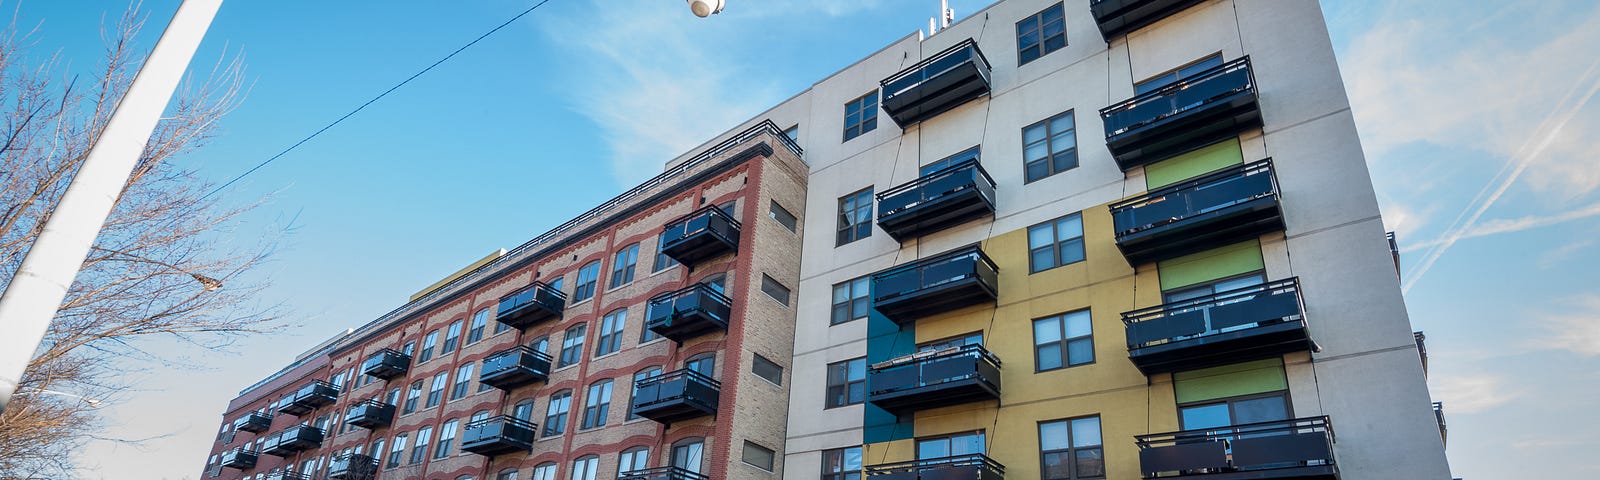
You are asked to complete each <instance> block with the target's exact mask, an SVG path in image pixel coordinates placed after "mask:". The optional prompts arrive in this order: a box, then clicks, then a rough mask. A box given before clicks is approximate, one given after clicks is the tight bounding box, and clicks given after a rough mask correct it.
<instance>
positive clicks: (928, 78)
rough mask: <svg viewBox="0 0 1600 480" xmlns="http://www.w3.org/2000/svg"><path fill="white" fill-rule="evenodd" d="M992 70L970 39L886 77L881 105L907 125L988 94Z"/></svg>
mask: <svg viewBox="0 0 1600 480" xmlns="http://www.w3.org/2000/svg"><path fill="white" fill-rule="evenodd" d="M989 70H990V68H989V59H987V58H984V56H983V51H982V50H979V49H978V42H975V41H973V40H972V39H970V38H969V39H966V40H963V41H962V42H961V43H957V44H955V45H954V46H952V47H950V48H946V49H944V50H943V51H941V52H939V53H936V54H934V55H933V56H931V57H928V58H927V59H925V60H923V61H921V62H917V64H916V65H912V66H911V67H910V68H907V69H905V70H901V71H900V72H899V73H896V74H894V75H892V76H890V77H889V78H885V79H883V81H882V82H880V84H881V85H882V86H883V89H882V90H881V92H882V93H881V94H880V97H879V104H880V105H883V111H884V112H885V113H888V114H889V118H892V119H894V123H896V124H898V125H900V126H901V127H902V128H904V127H907V126H910V125H911V124H914V123H917V122H921V121H923V120H927V119H929V118H933V117H934V116H936V115H938V114H941V113H944V112H947V111H950V110H951V109H953V108H956V107H958V106H961V104H963V103H967V102H969V101H972V100H976V99H978V98H981V97H983V96H984V95H988V94H989Z"/></svg>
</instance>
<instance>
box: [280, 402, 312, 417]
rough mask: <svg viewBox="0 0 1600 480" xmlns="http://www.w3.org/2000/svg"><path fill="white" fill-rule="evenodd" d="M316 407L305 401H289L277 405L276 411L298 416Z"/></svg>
mask: <svg viewBox="0 0 1600 480" xmlns="http://www.w3.org/2000/svg"><path fill="white" fill-rule="evenodd" d="M316 409H317V407H315V406H312V405H310V404H307V403H302V402H290V403H285V404H283V405H282V406H279V407H278V413H283V414H288V415H294V416H296V417H298V416H301V415H305V414H307V413H311V411H312V410H316Z"/></svg>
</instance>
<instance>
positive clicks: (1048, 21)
mask: <svg viewBox="0 0 1600 480" xmlns="http://www.w3.org/2000/svg"><path fill="white" fill-rule="evenodd" d="M1065 46H1067V22H1066V12H1065V10H1064V9H1062V7H1061V4H1059V3H1057V4H1055V5H1051V6H1050V7H1048V8H1045V9H1044V10H1043V11H1040V12H1039V13H1035V14H1033V15H1029V16H1028V17H1027V18H1024V19H1022V21H1020V22H1017V65H1027V64H1028V62H1031V61H1034V60H1038V59H1039V57H1043V56H1045V55H1047V54H1049V53H1050V52H1054V51H1056V50H1060V49H1061V47H1065Z"/></svg>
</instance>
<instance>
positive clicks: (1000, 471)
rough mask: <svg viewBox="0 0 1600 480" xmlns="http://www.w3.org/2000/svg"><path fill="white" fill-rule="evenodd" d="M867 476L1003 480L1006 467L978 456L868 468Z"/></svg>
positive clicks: (879, 479)
mask: <svg viewBox="0 0 1600 480" xmlns="http://www.w3.org/2000/svg"><path fill="white" fill-rule="evenodd" d="M866 474H867V475H866V476H868V477H871V478H872V479H873V480H1004V479H1005V478H1006V467H1005V465H1001V464H1000V462H996V461H994V459H992V458H989V457H988V456H987V455H984V454H981V453H976V454H971V455H958V456H954V457H944V458H931V459H927V460H912V461H909V462H896V463H885V464H879V465H868V466H867V468H866Z"/></svg>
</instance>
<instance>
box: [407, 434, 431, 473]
mask: <svg viewBox="0 0 1600 480" xmlns="http://www.w3.org/2000/svg"><path fill="white" fill-rule="evenodd" d="M432 437H433V425H424V426H423V427H422V428H418V429H417V441H416V442H415V443H412V444H411V458H410V461H408V462H406V465H416V464H419V463H422V461H423V460H427V459H428V446H429V444H432V443H433V438H432Z"/></svg>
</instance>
